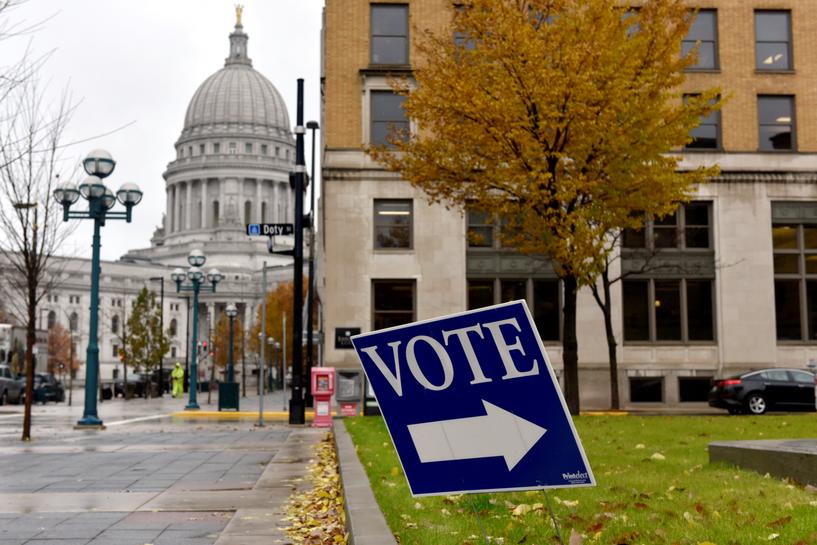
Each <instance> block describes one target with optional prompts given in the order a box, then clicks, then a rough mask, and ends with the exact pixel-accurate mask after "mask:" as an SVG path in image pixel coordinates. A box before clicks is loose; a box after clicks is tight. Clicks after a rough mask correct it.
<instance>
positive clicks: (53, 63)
mask: <svg viewBox="0 0 817 545" xmlns="http://www.w3.org/2000/svg"><path fill="white" fill-rule="evenodd" d="M2 1H3V0H0V2H2ZM236 3H241V4H243V5H244V13H243V18H242V23H243V25H244V31H245V32H246V33H247V34H248V35H249V38H250V39H249V45H248V49H249V55H250V58H251V59H252V61H253V67H254V68H255V69H256V70H258V71H259V72H261V73H262V74H264V75H265V76H266V77H267V78H268V79H269V80H270V81H272V83H273V84H274V85H275V86H276V87H277V88H278V90H279V91H280V93H281V95H282V96H283V97H284V100H285V101H286V103H287V107H288V109H289V117H290V121H291V123H293V124H294V123H295V105H296V96H295V95H296V79H297V78H304V80H305V82H304V86H305V100H304V109H305V120H307V121H308V120H311V119H314V120H319V119H320V117H319V114H320V103H319V97H320V92H319V91H320V89H319V84H320V81H319V77H320V74H319V71H320V28H321V10H322V7H323V0H241V1H234V0H172V1H168V0H138V1H137V0H71V1H66V0H27V1H26V2H25V3H24V4H22V5H20V6H18V7H17V8H15V9H13V10H7V11H6V12H5V14H4V15H3V16H5V17H10V18H12V19H13V20H14V22H16V23H35V22H38V21H43V20H45V21H44V22H43V24H42V28H40V29H39V30H38V31H36V32H34V33H32V34H30V35H29V36H25V37H18V38H15V39H13V40H8V41H4V42H0V66H2V65H7V64H9V63H10V62H12V61H13V60H14V59H17V58H19V56H20V55H21V53H22V52H23V50H24V49H25V48H26V47H27V46H29V45H30V47H31V49H32V51H33V52H34V53H35V54H43V53H46V52H49V51H53V52H52V53H51V57H50V59H49V60H48V62H47V64H46V65H45V66H44V68H43V71H42V75H43V77H44V79H45V80H47V82H48V85H49V90H50V91H51V92H52V94H53V95H57V94H59V92H61V90H62V89H63V88H65V86H68V87H69V88H70V90H71V92H72V94H73V97H74V100H75V101H78V102H80V105H79V108H78V110H77V112H76V114H75V115H74V117H73V119H72V122H71V124H70V126H69V128H68V132H67V134H66V137H65V141H66V142H74V141H78V140H83V139H86V138H88V137H91V136H95V135H100V134H104V133H107V132H109V131H112V130H114V129H116V128H118V127H121V126H124V125H127V124H129V123H133V124H131V125H129V126H127V127H126V128H124V129H122V130H120V131H118V132H116V133H114V134H111V135H109V136H105V137H101V138H99V139H97V140H94V141H92V142H86V143H82V144H77V145H76V146H72V147H70V148H69V149H68V153H67V155H68V156H69V157H71V161H72V162H78V161H79V160H80V159H81V158H82V157H83V156H84V155H85V154H86V153H87V152H88V151H90V150H91V149H93V148H96V147H101V148H104V149H107V150H108V151H110V152H111V154H112V155H113V157H114V159H115V160H116V161H117V165H116V170H115V171H114V173H113V174H112V175H111V177H110V178H108V180H109V181H110V185H111V186H112V188H113V189H114V191H115V190H116V189H117V188H118V187H119V186H120V185H121V184H123V183H125V182H130V181H132V182H135V183H137V184H139V186H140V187H141V188H142V190H143V191H144V193H145V196H144V199H143V201H142V203H141V204H139V206H137V207H136V208H135V209H134V218H133V222H132V223H130V224H126V223H125V222H123V221H111V222H108V224H107V225H106V227H105V228H104V229H103V232H102V257H103V259H117V258H119V257H120V256H121V255H122V254H124V253H125V252H126V251H128V250H130V249H133V248H145V247H148V246H149V245H150V242H149V240H150V237H151V235H152V234H153V230H154V228H155V227H156V226H157V225H159V224H160V222H161V219H162V214H163V213H164V211H165V184H164V180H163V178H162V172H164V170H165V168H166V166H167V164H168V162H169V161H171V160H172V159H173V158H174V156H175V151H174V148H173V144H174V142H175V141H176V139H177V138H178V137H179V134H180V133H181V129H182V123H183V121H184V114H185V111H186V109H187V104H188V102H189V101H190V99H191V98H192V96H193V93H194V92H195V91H196V89H197V88H198V86H199V85H200V84H201V83H202V82H203V81H204V80H205V79H206V78H207V77H208V76H209V75H210V74H212V73H214V72H216V71H217V70H219V69H220V68H221V67H223V66H224V59H225V57H227V54H228V52H229V39H228V35H229V33H230V32H231V31H232V29H233V26H234V24H235V8H234V6H235V4H236ZM46 19H47V20H46ZM309 140H310V139H309V138H308V137H307V139H306V146H307V148H306V160H307V168H309V157H310V155H309V153H310V150H309ZM318 157H319V156H318ZM317 160H318V159H317V158H316V161H317ZM316 168H317V167H316ZM76 181H80V180H76ZM81 202H82V199H80V203H81ZM117 208H119V205H117ZM115 209H116V208H115ZM91 233H92V223H91V222H90V221H88V220H83V221H82V222H81V223H80V224H79V226H78V228H77V229H76V230H75V232H74V234H73V235H72V238H71V240H70V244H69V245H68V246H67V247H66V248H65V253H66V254H68V255H76V256H84V257H90V254H91V248H90V245H91Z"/></svg>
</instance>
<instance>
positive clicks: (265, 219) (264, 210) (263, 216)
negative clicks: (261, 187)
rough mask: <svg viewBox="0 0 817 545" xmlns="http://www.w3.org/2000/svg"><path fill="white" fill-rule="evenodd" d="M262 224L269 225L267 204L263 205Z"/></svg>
mask: <svg viewBox="0 0 817 545" xmlns="http://www.w3.org/2000/svg"><path fill="white" fill-rule="evenodd" d="M261 223H267V202H266V201H264V202H262V203H261Z"/></svg>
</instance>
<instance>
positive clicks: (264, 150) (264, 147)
mask: <svg viewBox="0 0 817 545" xmlns="http://www.w3.org/2000/svg"><path fill="white" fill-rule="evenodd" d="M268 153H269V147H268V146H267V145H266V144H261V155H267V154H268Z"/></svg>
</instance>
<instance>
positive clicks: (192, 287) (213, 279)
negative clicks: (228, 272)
mask: <svg viewBox="0 0 817 545" xmlns="http://www.w3.org/2000/svg"><path fill="white" fill-rule="evenodd" d="M206 261H207V258H206V257H205V256H204V252H202V251H201V250H200V249H198V248H196V249H195V250H193V251H192V252H190V255H189V256H187V262H188V263H189V264H190V268H189V269H187V272H185V271H184V270H183V269H181V268H177V269H174V270H173V272H172V273H171V274H170V278H171V280H173V282H175V283H176V292H177V293H179V292H182V291H192V292H193V338H192V339H191V342H190V353H191V356H190V357H191V360H190V379H189V380H190V387H189V388H188V391H189V393H190V399H189V401H188V403H187V406H186V407H185V410H189V411H190V410H198V409H199V404H198V402H197V401H196V382H197V381H198V376H199V367H198V357H197V356H198V353H197V351H196V348H197V346H198V342H199V293H200V292H201V293H215V292H216V284H218V283H219V282H221V280H222V279H223V278H224V275H222V274H221V273H220V272H219V271H218V269H211V270H210V272H209V273H208V274H207V281H208V282H210V285H209V286H207V285H204V276H205V275H204V272H203V271H202V270H201V267H202V266H203V265H204V263H205V262H206ZM185 279H187V280H189V283H188V284H185V283H184V282H185Z"/></svg>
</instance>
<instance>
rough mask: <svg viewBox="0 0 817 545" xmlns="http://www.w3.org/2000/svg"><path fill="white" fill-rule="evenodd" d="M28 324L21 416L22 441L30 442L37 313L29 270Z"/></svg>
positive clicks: (35, 282)
mask: <svg viewBox="0 0 817 545" xmlns="http://www.w3.org/2000/svg"><path fill="white" fill-rule="evenodd" d="M28 275H29V278H28V324H27V325H26V367H25V370H26V404H25V410H24V414H23V436H22V437H21V439H22V440H23V441H31V404H32V403H33V402H34V343H35V342H36V341H37V331H36V324H35V322H34V315H35V314H36V313H37V289H36V285H37V279H36V278H32V277H33V276H34V273H33V271H32V270H31V269H29V273H28Z"/></svg>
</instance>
